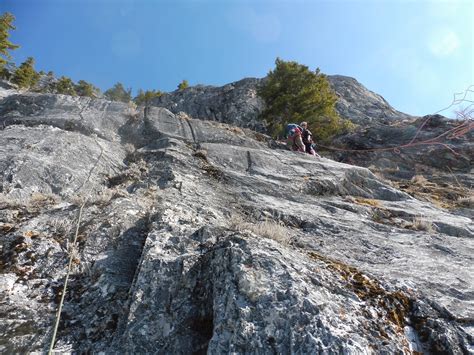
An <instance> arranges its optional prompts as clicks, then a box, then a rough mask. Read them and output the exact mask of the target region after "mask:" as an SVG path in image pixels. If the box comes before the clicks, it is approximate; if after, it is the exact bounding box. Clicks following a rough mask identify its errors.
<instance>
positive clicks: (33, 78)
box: [12, 57, 39, 88]
mask: <svg viewBox="0 0 474 355" xmlns="http://www.w3.org/2000/svg"><path fill="white" fill-rule="evenodd" d="M34 65H35V60H34V59H33V58H32V57H28V58H27V59H26V61H24V62H23V63H21V65H20V67H19V68H18V69H17V70H15V73H14V74H13V78H12V82H13V83H15V84H17V85H18V86H19V87H20V88H31V87H33V86H35V85H36V83H37V82H38V80H39V74H38V73H37V72H36V70H35V68H34Z"/></svg>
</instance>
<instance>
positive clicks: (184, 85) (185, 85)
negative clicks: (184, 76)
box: [178, 80, 189, 90]
mask: <svg viewBox="0 0 474 355" xmlns="http://www.w3.org/2000/svg"><path fill="white" fill-rule="evenodd" d="M188 87H189V83H188V81H187V80H183V81H182V82H180V83H179V84H178V90H184V89H186V88H188Z"/></svg>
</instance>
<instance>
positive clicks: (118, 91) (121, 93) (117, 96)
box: [104, 83, 132, 102]
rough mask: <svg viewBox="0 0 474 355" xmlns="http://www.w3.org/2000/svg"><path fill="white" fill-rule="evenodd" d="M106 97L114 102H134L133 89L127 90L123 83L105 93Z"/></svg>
mask: <svg viewBox="0 0 474 355" xmlns="http://www.w3.org/2000/svg"><path fill="white" fill-rule="evenodd" d="M104 95H105V97H106V98H107V99H109V100H112V101H122V102H130V101H131V100H132V89H131V88H128V89H127V90H125V88H124V87H123V85H122V83H116V84H115V85H114V86H113V87H112V88H111V89H108V90H107V91H106V92H104Z"/></svg>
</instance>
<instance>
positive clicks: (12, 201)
mask: <svg viewBox="0 0 474 355" xmlns="http://www.w3.org/2000/svg"><path fill="white" fill-rule="evenodd" d="M22 206H24V203H22V201H20V200H19V199H17V198H13V197H10V196H7V195H5V194H0V208H19V207H22Z"/></svg>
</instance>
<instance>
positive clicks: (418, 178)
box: [410, 175, 428, 186]
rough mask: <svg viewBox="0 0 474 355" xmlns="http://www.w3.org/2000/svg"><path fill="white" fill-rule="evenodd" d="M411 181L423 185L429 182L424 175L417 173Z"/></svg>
mask: <svg viewBox="0 0 474 355" xmlns="http://www.w3.org/2000/svg"><path fill="white" fill-rule="evenodd" d="M410 181H411V182H412V183H414V184H417V185H422V186H424V185H426V184H427V183H428V180H427V179H426V178H425V177H424V176H423V175H415V176H413V177H412V178H411V180H410Z"/></svg>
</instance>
